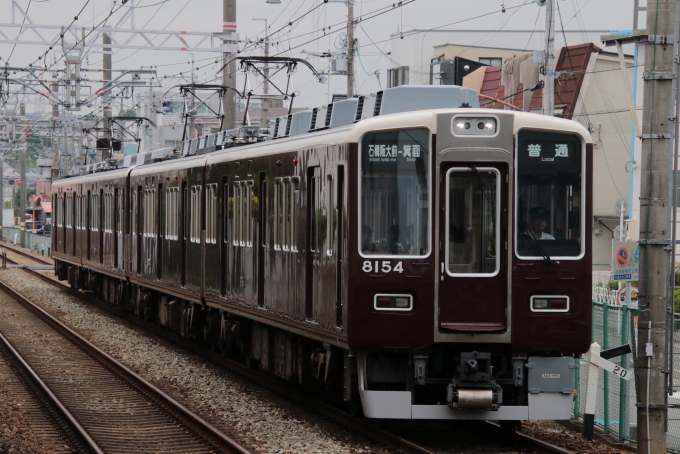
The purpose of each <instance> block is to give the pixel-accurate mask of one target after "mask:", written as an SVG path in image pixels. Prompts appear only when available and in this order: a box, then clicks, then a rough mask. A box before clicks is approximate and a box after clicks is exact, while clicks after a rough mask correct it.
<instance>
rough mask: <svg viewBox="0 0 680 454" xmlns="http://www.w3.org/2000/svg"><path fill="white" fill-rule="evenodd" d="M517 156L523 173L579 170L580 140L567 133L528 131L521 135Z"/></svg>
mask: <svg viewBox="0 0 680 454" xmlns="http://www.w3.org/2000/svg"><path fill="white" fill-rule="evenodd" d="M517 158H518V161H519V166H520V167H521V169H522V173H523V174H548V173H550V174H553V173H555V172H556V171H560V172H567V173H571V172H579V171H580V170H581V148H580V141H579V140H578V138H576V137H575V136H572V135H567V134H546V133H541V132H533V131H526V132H525V133H524V134H522V136H521V141H520V144H519V149H518V157H517Z"/></svg>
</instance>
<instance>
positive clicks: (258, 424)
mask: <svg viewBox="0 0 680 454" xmlns="http://www.w3.org/2000/svg"><path fill="white" fill-rule="evenodd" d="M0 280H2V281H3V282H5V283H7V284H8V285H10V286H11V287H12V288H15V289H16V290H17V291H19V292H21V293H22V294H24V295H26V296H27V297H28V298H30V299H33V300H35V301H40V303H41V305H42V306H43V307H44V308H45V309H47V310H48V311H49V312H51V313H52V314H53V315H57V316H58V317H59V318H60V319H61V320H63V321H64V322H66V323H67V324H68V325H69V326H71V327H72V328H75V329H77V330H79V331H80V332H81V334H84V335H85V336H86V337H88V339H89V340H90V341H91V342H93V343H94V344H95V345H97V346H98V347H100V348H102V349H103V350H104V351H106V352H107V353H109V354H111V355H112V356H113V357H115V358H117V359H119V360H120V361H122V362H123V363H124V364H126V365H128V366H129V367H131V368H132V369H133V370H135V371H137V372H138V373H140V375H142V376H143V377H144V378H146V379H147V380H149V381H151V382H152V383H154V384H156V385H158V386H159V387H161V388H162V389H164V390H165V391H168V392H169V393H170V394H172V395H173V397H175V398H179V400H180V401H182V402H183V403H185V404H186V405H187V406H189V407H190V408H191V409H192V410H193V411H195V412H197V413H199V414H201V415H204V416H205V417H206V419H209V420H211V421H215V420H220V421H221V422H222V427H220V428H221V429H222V430H224V431H225V432H226V433H228V434H230V435H231V436H234V437H235V438H236V439H238V440H239V442H241V443H242V444H243V445H244V446H246V447H248V448H249V449H253V450H259V451H260V452H268V453H269V452H274V453H324V454H326V453H363V452H377V451H376V449H377V448H376V447H375V446H374V445H373V444H372V443H370V442H369V441H366V440H362V439H359V438H357V437H356V436H354V435H350V434H349V433H343V431H339V430H338V428H337V426H335V427H332V430H333V433H331V432H330V431H329V430H327V428H326V427H324V426H325V424H324V423H323V422H322V421H312V420H310V419H309V417H307V416H306V415H300V414H297V413H295V412H294V411H291V410H289V409H287V408H284V407H283V406H282V405H278V404H276V403H273V402H271V400H270V399H268V398H267V399H264V398H262V397H261V396H260V395H259V394H260V391H259V390H255V389H250V388H249V386H248V384H247V383H245V382H244V381H243V380H241V379H239V378H234V377H230V376H228V374H227V373H225V372H224V371H223V370H221V369H218V368H216V367H214V366H212V365H210V364H209V363H208V362H207V361H206V360H204V359H202V358H198V357H195V356H193V355H191V354H187V353H184V352H180V351H178V350H177V349H175V348H172V347H169V346H167V345H165V344H164V343H163V342H162V341H159V340H157V339H153V338H151V337H149V336H147V335H146V334H143V333H140V332H138V331H136V330H134V329H132V328H130V327H128V326H127V325H125V324H124V323H122V322H121V321H119V320H116V319H115V318H112V317H110V316H108V315H105V314H102V313H101V312H100V311H99V310H98V309H96V308H93V307H90V306H88V305H86V304H84V303H82V302H80V301H78V300H77V299H76V298H73V297H71V296H69V295H66V294H64V293H63V292H60V291H55V289H54V288H53V287H51V286H49V284H46V283H42V282H40V281H38V280H35V279H30V278H28V276H27V275H26V273H25V272H23V271H21V270H12V269H8V270H2V271H0Z"/></svg>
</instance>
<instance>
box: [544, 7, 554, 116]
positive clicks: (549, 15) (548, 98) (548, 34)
mask: <svg viewBox="0 0 680 454" xmlns="http://www.w3.org/2000/svg"><path fill="white" fill-rule="evenodd" d="M554 47H555V0H548V3H547V4H546V5H545V59H544V61H545V85H544V87H543V115H550V116H551V117H552V116H554V115H555V56H554V55H553V54H554V52H555V49H554Z"/></svg>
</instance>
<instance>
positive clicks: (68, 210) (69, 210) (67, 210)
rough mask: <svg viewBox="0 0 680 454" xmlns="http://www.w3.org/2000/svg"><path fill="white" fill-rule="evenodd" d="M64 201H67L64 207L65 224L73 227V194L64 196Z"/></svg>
mask: <svg viewBox="0 0 680 454" xmlns="http://www.w3.org/2000/svg"><path fill="white" fill-rule="evenodd" d="M64 202H65V205H66V206H65V207H64V215H65V219H64V224H65V225H66V227H68V228H71V227H73V225H72V224H71V220H72V219H73V196H66V195H65V196H64Z"/></svg>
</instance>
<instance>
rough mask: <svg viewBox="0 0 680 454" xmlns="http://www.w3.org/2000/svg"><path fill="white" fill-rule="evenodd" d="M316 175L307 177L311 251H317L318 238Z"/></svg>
mask: <svg viewBox="0 0 680 454" xmlns="http://www.w3.org/2000/svg"><path fill="white" fill-rule="evenodd" d="M317 179H318V178H317V177H316V176H311V177H310V179H309V193H310V196H311V197H310V204H309V213H310V219H309V223H310V224H309V225H310V232H309V234H310V238H309V241H310V250H311V251H312V252H316V251H317V249H318V248H317V240H318V232H317V227H318V226H317V221H318V219H317V218H318V216H317V208H318V206H317V205H318V204H317V198H318V197H317V187H318V181H317Z"/></svg>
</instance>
